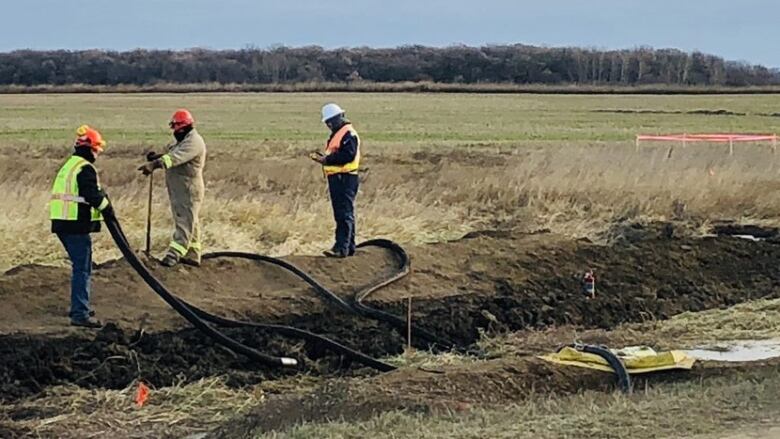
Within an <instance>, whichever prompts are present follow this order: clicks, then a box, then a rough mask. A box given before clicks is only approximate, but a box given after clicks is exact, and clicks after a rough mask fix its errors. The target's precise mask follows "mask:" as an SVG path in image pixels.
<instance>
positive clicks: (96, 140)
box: [76, 125, 106, 152]
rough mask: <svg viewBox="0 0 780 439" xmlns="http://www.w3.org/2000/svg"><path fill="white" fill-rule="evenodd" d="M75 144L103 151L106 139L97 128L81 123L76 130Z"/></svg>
mask: <svg viewBox="0 0 780 439" xmlns="http://www.w3.org/2000/svg"><path fill="white" fill-rule="evenodd" d="M76 146H88V147H90V148H92V149H93V150H94V151H98V152H103V148H105V146H106V141H105V140H103V136H101V135H100V132H98V130H96V129H94V128H91V127H90V126H89V125H82V126H80V127H78V129H77V130H76Z"/></svg>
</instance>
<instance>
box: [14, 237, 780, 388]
mask: <svg viewBox="0 0 780 439" xmlns="http://www.w3.org/2000/svg"><path fill="white" fill-rule="evenodd" d="M622 236H624V238H625V239H623V240H621V243H620V244H616V245H613V246H611V247H605V246H598V245H594V244H591V243H589V242H587V241H570V240H566V239H565V238H563V237H560V236H556V235H552V234H547V233H538V234H523V233H515V232H509V231H507V232H484V233H476V234H472V235H470V236H467V237H466V238H464V239H461V240H458V241H455V242H448V243H440V244H435V245H427V246H420V247H414V248H410V249H407V250H408V251H409V253H410V255H411V257H412V266H413V273H412V275H411V276H410V277H408V278H406V279H404V280H402V281H400V282H399V283H398V284H394V285H391V286H390V287H388V288H386V289H384V290H381V291H380V292H378V293H377V294H376V295H375V296H374V297H373V298H372V300H373V301H374V302H375V304H376V305H377V306H379V307H381V308H385V309H388V310H392V311H394V312H396V313H401V312H402V310H403V307H404V303H405V300H404V298H406V297H407V296H409V295H412V296H413V297H414V299H415V301H414V320H415V322H416V324H419V325H422V326H425V327H426V328H427V329H429V330H431V331H434V332H435V333H438V334H441V335H446V336H448V337H449V338H451V339H453V340H455V341H457V342H458V344H460V345H468V344H470V343H472V342H473V341H474V340H475V339H476V337H477V336H478V328H485V329H488V330H515V329H521V328H527V327H546V326H550V325H560V324H575V325H582V326H586V327H601V328H609V327H613V326H615V325H617V324H619V323H621V322H628V321H642V320H647V319H663V318H667V317H669V316H671V315H674V314H677V313H679V312H683V311H688V310H694V311H695V310H702V309H707V308H713V307H722V306H728V305H733V304H735V303H739V302H743V301H747V300H751V299H755V298H758V297H777V296H780V287H779V285H780V283H779V282H780V268H778V266H777V263H776V261H777V260H778V258H780V246H778V245H775V244H773V243H770V242H758V243H756V242H751V241H748V240H744V239H739V238H730V237H713V238H704V239H697V238H689V237H685V232H684V230H682V229H680V230H677V229H675V228H674V227H673V226H671V225H654V226H650V227H629V228H628V229H626V230H625V231H623V232H622ZM289 260H290V261H292V262H294V263H295V264H297V265H299V266H301V267H302V268H304V269H305V270H307V271H308V272H310V273H311V274H312V275H313V276H314V277H315V278H317V279H320V280H321V281H323V282H324V283H325V284H326V285H328V286H330V287H332V288H333V289H334V290H335V291H337V292H340V293H342V294H344V295H347V294H349V293H350V292H351V291H352V290H353V289H354V288H355V287H356V286H359V285H362V284H366V283H370V282H371V281H372V279H376V278H378V277H380V276H381V275H382V274H383V273H385V271H384V270H390V269H391V267H392V263H391V262H392V261H391V259H390V255H389V254H385V253H384V252H383V251H381V250H368V251H362V252H361V253H360V254H359V256H358V257H355V258H350V259H348V260H345V261H336V260H329V259H326V258H316V257H291V258H289ZM588 267H593V268H595V270H596V273H597V276H598V283H597V288H598V297H597V299H596V300H593V301H588V300H585V298H584V296H583V295H582V294H581V292H580V290H579V279H578V278H579V276H580V275H581V274H582V272H583V271H584V270H585V269H586V268H588ZM155 271H156V273H157V274H158V275H159V277H160V278H161V279H162V280H163V281H164V283H165V284H166V285H168V287H169V288H170V289H171V290H173V291H175V292H177V293H178V294H180V295H181V296H183V297H184V298H186V299H187V300H190V301H192V302H193V303H195V304H197V305H199V306H203V307H204V308H206V309H208V310H210V311H213V312H217V313H220V314H222V315H227V316H232V317H246V318H252V319H254V320H262V321H266V322H278V323H287V324H292V325H295V326H299V327H302V328H307V329H310V330H313V331H315V332H318V333H322V334H325V335H329V336H332V337H333V338H336V339H338V340H341V341H343V342H345V343H347V344H348V345H350V346H353V347H356V348H357V349H359V350H361V351H363V352H366V353H368V354H371V355H374V356H383V355H388V354H395V353H398V352H400V351H401V349H402V346H403V338H402V335H401V334H398V333H396V332H395V331H394V330H392V329H390V328H389V327H387V326H386V325H384V324H380V323H376V322H373V321H367V320H364V319H359V318H356V317H354V316H351V315H344V314H343V313H341V312H339V311H336V310H333V309H330V308H327V307H326V305H325V304H323V303H322V302H321V300H320V299H319V298H317V297H316V296H315V294H314V293H313V292H312V291H310V290H309V289H308V288H306V287H305V286H303V284H302V283H301V282H300V281H299V280H297V279H296V278H294V277H293V276H291V275H289V274H287V273H285V272H283V271H281V270H280V269H278V268H275V267H271V266H267V265H263V264H260V263H252V262H243V261H233V260H216V261H210V262H208V263H206V264H205V265H204V266H203V267H202V268H200V269H192V268H185V267H182V268H178V269H176V270H173V271H165V270H163V269H161V268H155ZM67 285H68V273H67V270H65V269H61V268H51V267H40V266H27V267H19V268H16V269H14V270H11V271H10V272H8V273H6V274H5V275H3V276H1V277H0V300H1V301H2V302H3V303H4V306H3V307H2V310H0V333H2V334H3V335H1V336H0V337H1V338H0V383H2V388H0V392H1V393H0V394H2V395H4V397H3V398H5V399H15V398H18V397H21V396H24V395H29V394H31V393H35V392H38V391H40V390H41V389H43V388H45V387H46V386H48V385H52V384H57V383H76V384H78V385H82V386H87V387H110V388H118V387H123V386H125V385H127V384H128V383H129V382H131V381H132V380H133V379H134V378H136V377H139V376H140V377H142V378H143V379H145V380H147V381H148V382H150V383H152V384H154V385H166V384H170V383H172V382H174V381H175V380H176V377H177V375H180V374H184V375H186V377H187V379H197V378H200V377H203V376H209V375H215V374H225V373H229V374H230V376H231V380H232V382H233V383H235V384H244V383H251V382H257V381H259V380H262V379H267V378H270V377H274V376H278V375H279V374H280V373H282V372H279V371H271V370H267V369H264V368H261V367H258V366H256V365H254V364H250V363H249V362H248V361H247V360H246V359H244V358H241V357H238V356H236V355H233V354H232V353H229V352H226V351H225V350H223V349H221V348H219V347H216V346H214V345H213V343H211V342H210V341H208V340H205V339H204V337H203V336H201V335H200V334H198V333H196V332H195V331H193V330H191V329H182V328H185V327H186V322H184V321H183V320H182V319H181V318H179V317H178V316H177V315H175V314H174V313H173V312H172V311H170V310H169V309H168V308H167V306H166V305H165V304H164V303H163V302H162V301H161V300H160V299H158V298H157V297H156V296H155V295H154V294H153V293H152V291H151V290H149V289H148V287H146V286H145V285H144V284H142V283H141V281H140V278H139V277H138V276H137V275H136V274H135V273H134V272H132V271H131V270H130V268H129V267H128V266H127V265H126V264H125V263H124V262H114V263H109V264H106V265H105V266H102V267H100V269H98V270H97V271H96V276H95V282H94V290H93V294H94V299H95V300H94V305H95V308H96V310H97V312H98V315H99V317H101V318H103V319H104V320H108V321H110V322H114V323H115V325H112V326H110V327H108V328H106V329H105V330H103V331H101V332H99V333H98V334H97V335H95V333H92V332H88V331H85V330H74V329H70V328H68V327H67V326H65V324H66V323H67V318H66V317H65V314H66V306H67ZM140 327H143V328H144V330H145V331H144V334H143V336H140V332H138V329H139V328H140ZM231 334H232V335H234V336H236V337H238V338H240V339H242V340H245V341H247V342H249V343H250V344H252V345H253V346H257V347H258V348H260V349H261V350H265V351H268V352H269V353H275V354H281V353H290V352H293V353H298V354H304V355H305V356H306V357H308V358H309V359H311V360H316V361H310V362H308V363H307V368H308V369H309V370H310V372H312V373H333V371H335V370H338V369H340V370H345V368H347V369H348V370H350V371H349V372H348V373H350V374H354V373H363V372H362V371H358V370H355V369H354V368H349V367H348V366H349V365H348V364H343V363H342V362H341V360H340V359H338V358H335V357H333V356H331V355H330V354H328V353H325V352H322V351H321V349H319V348H318V347H317V346H304V345H302V344H301V343H298V342H296V341H290V340H284V339H280V338H277V337H272V336H268V335H267V334H262V333H259V332H253V331H232V332H231ZM286 373H290V372H286Z"/></svg>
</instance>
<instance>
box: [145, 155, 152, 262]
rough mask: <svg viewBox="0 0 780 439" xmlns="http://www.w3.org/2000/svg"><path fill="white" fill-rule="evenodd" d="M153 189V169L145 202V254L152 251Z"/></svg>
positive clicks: (149, 253)
mask: <svg viewBox="0 0 780 439" xmlns="http://www.w3.org/2000/svg"><path fill="white" fill-rule="evenodd" d="M153 189H154V171H152V173H151V174H149V200H148V201H147V204H146V256H147V257H148V256H149V255H151V252H152V193H153Z"/></svg>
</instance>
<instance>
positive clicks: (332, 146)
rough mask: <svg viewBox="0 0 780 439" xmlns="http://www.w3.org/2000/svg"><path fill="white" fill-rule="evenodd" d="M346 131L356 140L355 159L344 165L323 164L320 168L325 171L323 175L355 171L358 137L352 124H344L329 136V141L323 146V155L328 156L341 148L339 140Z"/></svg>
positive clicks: (357, 163)
mask: <svg viewBox="0 0 780 439" xmlns="http://www.w3.org/2000/svg"><path fill="white" fill-rule="evenodd" d="M347 133H349V134H351V135H353V136H354V137H355V141H357V151H355V159H354V160H352V161H351V162H349V163H347V164H345V165H340V166H323V167H322V169H323V171H324V172H325V175H334V174H356V173H357V170H358V168H359V167H360V137H358V134H357V132H356V131H355V130H354V129H352V124H345V125H344V126H343V127H341V128H340V129H339V130H338V131H336V134H334V135H333V137H331V139H330V141H329V142H328V144H327V145H326V147H325V155H326V156H328V155H331V154H333V153H334V152H336V151H338V150H339V148H341V141H342V140H344V136H346V135H347Z"/></svg>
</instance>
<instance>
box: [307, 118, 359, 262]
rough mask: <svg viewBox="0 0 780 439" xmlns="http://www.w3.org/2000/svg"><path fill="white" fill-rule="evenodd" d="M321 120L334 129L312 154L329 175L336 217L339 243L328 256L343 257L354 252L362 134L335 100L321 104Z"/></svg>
mask: <svg viewBox="0 0 780 439" xmlns="http://www.w3.org/2000/svg"><path fill="white" fill-rule="evenodd" d="M322 121H323V122H324V123H325V125H327V126H328V128H329V129H330V131H331V134H330V138H329V139H328V142H327V143H326V144H325V153H324V154H321V153H318V152H317V153H312V154H310V156H309V157H310V158H311V159H312V160H314V161H316V162H317V163H320V164H321V165H322V169H323V172H324V173H325V176H326V177H327V179H328V189H329V191H330V202H331V205H332V206H333V217H334V219H335V220H336V243H335V244H334V245H333V247H332V248H331V249H330V250H326V251H325V252H324V253H325V256H328V257H333V258H344V257H347V256H352V255H354V254H355V197H357V192H358V185H359V181H358V168H359V166H360V138H359V137H358V134H357V132H356V131H355V129H354V128H352V123H350V122H349V121H348V120H347V119H346V118H345V117H344V110H342V109H341V107H339V106H338V105H336V104H327V105H325V106H324V107H322Z"/></svg>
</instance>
